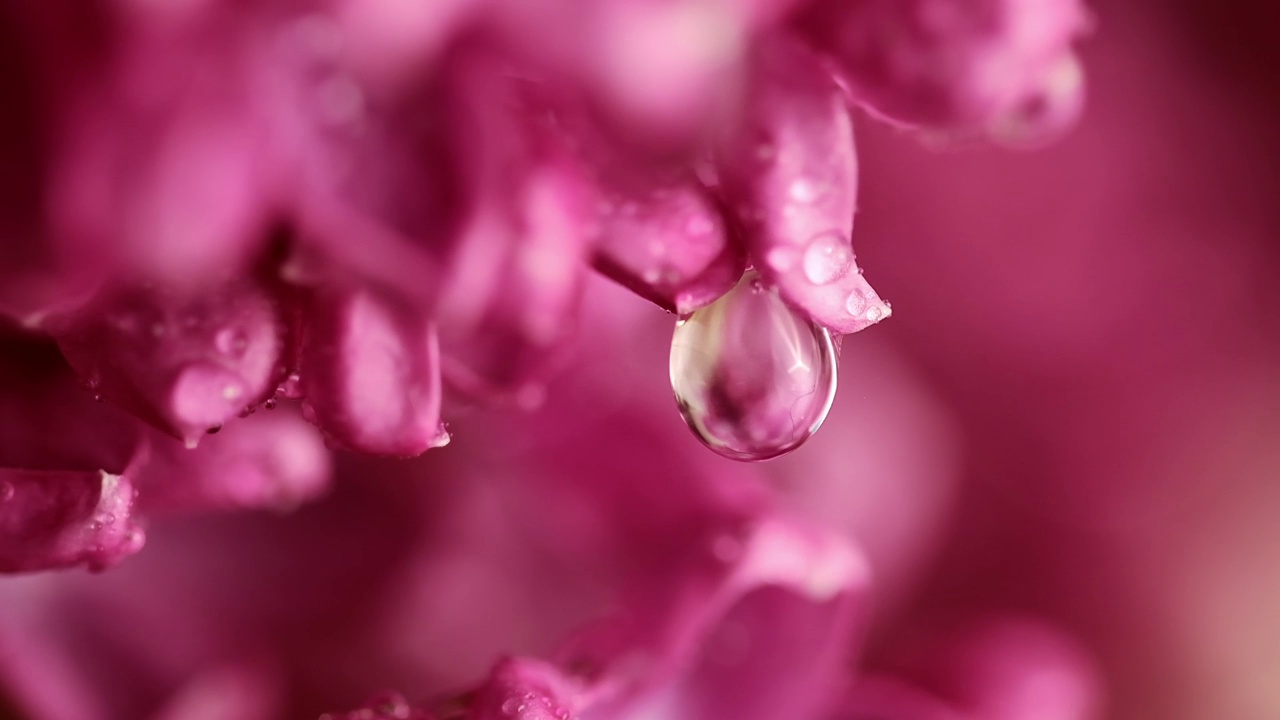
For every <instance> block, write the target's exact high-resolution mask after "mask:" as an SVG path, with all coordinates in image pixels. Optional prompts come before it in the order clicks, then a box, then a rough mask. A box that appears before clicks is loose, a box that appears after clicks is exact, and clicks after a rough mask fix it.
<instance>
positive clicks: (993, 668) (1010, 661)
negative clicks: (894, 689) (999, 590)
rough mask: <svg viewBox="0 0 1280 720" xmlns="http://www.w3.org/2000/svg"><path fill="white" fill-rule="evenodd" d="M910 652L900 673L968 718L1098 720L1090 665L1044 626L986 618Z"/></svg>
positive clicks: (1097, 685) (1098, 696) (1098, 689)
mask: <svg viewBox="0 0 1280 720" xmlns="http://www.w3.org/2000/svg"><path fill="white" fill-rule="evenodd" d="M917 650H918V654H915V655H910V656H909V657H908V658H905V659H904V660H903V661H902V662H903V666H904V667H905V668H906V671H907V672H908V673H910V675H911V676H913V677H917V678H919V679H920V681H921V683H922V684H924V685H925V686H926V687H929V688H932V689H934V690H935V691H936V692H938V693H939V694H940V695H942V696H944V697H948V698H954V700H955V702H956V705H957V707H959V708H961V709H962V710H964V711H965V712H966V713H970V714H972V715H973V716H975V717H981V718H989V719H990V720H1024V718H1037V720H1098V718H1101V717H1102V699H1103V696H1102V685H1101V681H1100V678H1099V676H1098V671H1097V669H1096V668H1095V667H1094V665H1093V662H1092V660H1091V659H1090V658H1089V656H1088V655H1087V654H1086V653H1085V652H1084V650H1083V649H1081V648H1080V647H1079V645H1078V644H1077V643H1076V642H1075V641H1074V640H1072V639H1071V638H1070V637H1069V636H1067V635H1066V634H1065V633H1063V632H1062V631H1060V630H1058V629H1056V628H1054V627H1052V626H1050V625H1048V624H1046V623H1043V622H1038V621H1033V620H1027V619H1020V618H1012V617H1000V618H992V619H988V620H984V621H979V622H974V623H971V624H969V625H966V626H963V627H959V628H956V629H955V630H953V631H950V632H947V633H944V634H942V635H939V636H938V637H936V638H935V639H933V640H931V641H926V642H922V643H921V644H920V645H919V646H917ZM911 652H912V651H911V650H904V654H910V653H911Z"/></svg>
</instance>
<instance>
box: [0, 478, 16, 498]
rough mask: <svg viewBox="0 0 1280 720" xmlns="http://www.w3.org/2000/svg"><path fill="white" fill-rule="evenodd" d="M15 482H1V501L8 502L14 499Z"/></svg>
mask: <svg viewBox="0 0 1280 720" xmlns="http://www.w3.org/2000/svg"><path fill="white" fill-rule="evenodd" d="M13 493H14V489H13V483H11V482H8V481H5V482H0V502H8V501H10V500H12V499H13Z"/></svg>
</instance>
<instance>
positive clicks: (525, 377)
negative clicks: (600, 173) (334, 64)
mask: <svg viewBox="0 0 1280 720" xmlns="http://www.w3.org/2000/svg"><path fill="white" fill-rule="evenodd" d="M478 65H479V67H477V68H476V69H473V70H472V71H471V72H473V73H474V75H472V76H469V78H470V80H471V82H469V83H465V84H463V85H462V87H464V88H467V91H466V94H465V96H464V97H465V104H466V110H467V111H469V112H471V113H472V115H471V116H470V117H471V118H472V122H473V123H474V129H473V131H472V132H473V133H474V139H473V140H471V143H473V144H474V146H475V147H473V148H472V152H473V153H474V157H473V159H472V163H471V164H472V170H471V178H470V185H471V187H470V193H471V203H472V204H471V208H470V214H469V216H468V219H467V222H466V224H465V226H464V227H463V229H462V235H461V239H460V240H459V241H458V246H457V249H456V250H455V252H454V254H453V257H452V262H451V265H450V270H449V274H448V280H447V282H446V285H445V287H444V288H443V290H442V294H441V297H440V305H439V307H438V308H437V317H438V318H439V322H440V337H441V347H442V349H443V355H444V369H445V377H446V379H448V380H449V382H450V383H451V384H453V385H455V386H456V387H458V388H459V389H461V390H463V391H464V392H467V393H470V394H474V395H488V396H500V397H501V396H507V397H510V396H517V397H519V398H520V399H521V400H524V401H528V400H530V399H532V398H534V397H536V395H537V394H538V393H539V392H540V390H541V385H542V383H543V382H545V376H546V375H548V374H549V373H550V371H551V370H552V369H553V368H554V367H555V366H556V363H557V360H558V356H559V355H560V351H561V350H562V348H563V346H564V345H565V343H566V342H567V341H568V340H570V339H571V338H572V337H573V329H574V317H575V316H576V314H577V308H578V304H579V301H580V300H581V296H582V291H583V280H584V279H585V276H586V267H587V259H588V256H589V253H590V247H589V243H590V241H591V239H592V232H593V227H592V219H593V218H592V211H593V209H594V198H593V197H592V192H591V188H590V186H589V183H588V182H587V179H586V177H585V173H584V171H583V169H582V167H581V164H580V163H579V162H578V161H577V160H576V159H575V158H573V157H572V155H571V153H570V152H569V151H568V149H567V148H565V147H563V145H562V139H561V138H560V137H559V136H558V133H556V132H555V130H554V128H551V127H549V126H548V123H547V121H546V120H545V119H544V118H545V115H546V112H545V105H543V104H542V103H539V102H537V101H535V100H534V99H533V98H530V97H528V94H527V93H525V89H524V88H521V87H519V86H518V84H517V83H515V82H513V81H511V80H509V79H507V78H505V77H503V76H502V75H501V74H499V73H498V71H497V69H495V68H492V67H490V66H487V65H483V64H479V63H478ZM495 107H496V108H501V111H499V112H493V108H495ZM463 124H465V123H463Z"/></svg>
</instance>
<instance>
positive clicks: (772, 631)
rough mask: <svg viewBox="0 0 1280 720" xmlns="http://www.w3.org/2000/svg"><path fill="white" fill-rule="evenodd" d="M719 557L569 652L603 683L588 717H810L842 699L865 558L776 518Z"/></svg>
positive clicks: (695, 558)
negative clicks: (840, 690)
mask: <svg viewBox="0 0 1280 720" xmlns="http://www.w3.org/2000/svg"><path fill="white" fill-rule="evenodd" d="M709 549H710V552H709V553H708V555H698V554H692V555H691V556H690V557H691V560H690V561H689V562H687V563H685V564H684V565H683V567H681V568H680V569H677V570H675V571H673V572H672V573H670V574H668V575H659V576H656V577H651V578H648V579H647V582H648V583H650V584H649V585H646V586H638V587H637V588H636V589H635V590H633V592H632V594H631V595H630V596H629V598H630V601H631V602H630V603H629V604H627V605H626V606H625V607H624V610H623V612H622V613H621V614H619V615H618V616H616V617H615V618H613V619H607V620H605V621H604V622H603V623H602V624H601V625H600V626H598V627H596V628H594V629H592V630H591V631H590V632H588V633H587V634H586V635H584V637H583V638H582V639H580V640H578V641H576V642H575V643H571V644H570V645H569V646H568V647H567V648H566V649H565V650H564V653H563V655H564V657H566V658H568V662H569V667H577V668H583V669H585V670H584V671H585V672H587V673H588V675H589V676H590V677H591V678H592V679H593V681H594V685H593V686H592V687H591V688H590V699H589V701H588V702H589V707H588V708H587V709H586V710H584V713H583V716H584V717H585V718H614V717H625V718H630V717H635V718H640V717H689V718H721V717H733V718H742V719H743V720H751V719H757V718H758V719H759V720H769V719H770V718H776V717H783V716H785V717H794V718H806V717H817V713H819V712H820V711H821V709H822V708H824V707H825V706H826V705H827V703H829V702H830V701H831V700H832V699H833V698H834V697H835V695H836V693H837V691H838V690H839V687H840V684H841V678H842V676H843V673H844V664H845V661H846V660H847V654H848V653H850V652H852V650H853V648H854V642H853V641H854V638H855V635H854V632H855V629H856V628H857V627H858V626H859V625H860V624H861V622H860V618H861V616H862V613H863V611H864V609H865V608H864V605H865V603H864V602H863V599H864V594H865V592H866V586H867V582H868V576H867V568H866V565H865V561H864V560H863V558H862V557H861V555H859V554H858V553H857V552H856V551H854V550H853V549H852V548H851V547H849V546H848V545H846V544H844V543H843V542H842V541H839V540H837V539H835V538H834V537H832V536H826V535H822V534H818V533H813V532H810V531H808V530H807V529H802V528H801V527H800V526H798V525H796V524H794V523H791V522H789V521H786V520H781V519H772V518H771V519H764V520H760V521H758V522H756V523H755V524H754V525H753V526H752V527H751V528H750V529H748V530H747V531H746V533H745V535H738V536H735V535H732V534H725V535H721V536H719V537H717V538H715V539H714V540H713V541H712V543H711V547H710V548H709ZM708 561H709V562H708ZM642 580H643V579H642Z"/></svg>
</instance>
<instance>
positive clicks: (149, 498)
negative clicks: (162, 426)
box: [138, 408, 331, 513]
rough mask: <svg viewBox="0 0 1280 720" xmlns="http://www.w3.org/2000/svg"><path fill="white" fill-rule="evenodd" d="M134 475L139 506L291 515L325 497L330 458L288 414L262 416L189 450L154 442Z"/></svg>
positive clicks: (307, 426)
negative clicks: (251, 510) (254, 510)
mask: <svg viewBox="0 0 1280 720" xmlns="http://www.w3.org/2000/svg"><path fill="white" fill-rule="evenodd" d="M152 448H153V452H152V458H151V462H149V463H148V464H147V465H146V467H145V468H144V469H143V471H142V473H141V474H140V475H139V479H138V486H139V487H140V488H142V490H143V495H142V502H143V506H144V507H145V508H146V510H147V511H148V512H150V513H155V512H157V511H173V510H204V509H231V508H265V509H270V510H277V511H286V510H291V509H293V508H295V507H297V506H298V505H300V504H302V503H304V502H307V501H309V500H313V499H315V498H317V497H318V496H320V495H322V494H323V493H325V492H326V491H327V490H328V489H329V480H330V471H331V468H330V458H329V452H328V450H326V449H325V447H324V442H323V440H322V439H321V437H320V435H319V433H318V432H317V431H316V429H315V428H314V427H312V426H311V425H310V424H308V423H307V422H305V421H304V420H302V418H300V417H298V416H297V415H296V414H295V412H293V411H292V408H289V409H285V408H281V409H279V410H274V411H271V410H262V411H259V412H257V413H255V414H253V415H251V416H249V417H246V418H244V419H242V420H237V421H236V422H233V423H229V424H228V425H227V426H226V427H225V428H224V429H223V430H222V431H221V432H219V433H218V434H217V435H213V436H210V437H208V438H205V439H204V440H203V441H201V443H200V445H199V447H196V448H186V447H184V446H182V445H181V444H180V443H176V442H173V441H172V440H171V439H169V438H163V437H157V438H156V441H155V442H154V443H153V444H152Z"/></svg>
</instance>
